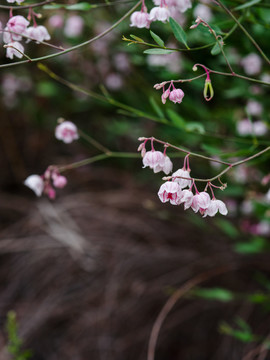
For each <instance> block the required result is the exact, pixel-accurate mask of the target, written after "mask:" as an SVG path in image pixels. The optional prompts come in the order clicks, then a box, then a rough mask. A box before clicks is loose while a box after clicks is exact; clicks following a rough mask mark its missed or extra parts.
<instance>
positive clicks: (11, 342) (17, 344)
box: [6, 311, 32, 360]
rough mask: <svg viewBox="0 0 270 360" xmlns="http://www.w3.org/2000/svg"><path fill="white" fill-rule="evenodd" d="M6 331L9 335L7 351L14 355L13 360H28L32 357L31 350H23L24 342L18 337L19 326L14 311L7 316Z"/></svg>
mask: <svg viewBox="0 0 270 360" xmlns="http://www.w3.org/2000/svg"><path fill="white" fill-rule="evenodd" d="M6 331H7V335H8V346H7V350H8V352H9V353H10V354H11V355H12V359H13V360H27V359H30V358H31V357H32V353H31V351H30V350H22V344H23V342H22V340H21V339H20V337H19V335H18V324H17V320H16V314H15V312H14V311H9V312H8V314H7V322H6Z"/></svg>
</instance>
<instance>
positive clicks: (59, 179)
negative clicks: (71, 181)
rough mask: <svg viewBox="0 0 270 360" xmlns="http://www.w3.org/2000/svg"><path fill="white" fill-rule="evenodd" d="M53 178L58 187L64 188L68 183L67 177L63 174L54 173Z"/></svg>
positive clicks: (54, 184)
mask: <svg viewBox="0 0 270 360" xmlns="http://www.w3.org/2000/svg"><path fill="white" fill-rule="evenodd" d="M52 180H53V186H54V187H56V188H58V189H62V188H63V187H65V186H66V185H67V178H66V177H65V176H63V175H53V176H52Z"/></svg>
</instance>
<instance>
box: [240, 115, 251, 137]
mask: <svg viewBox="0 0 270 360" xmlns="http://www.w3.org/2000/svg"><path fill="white" fill-rule="evenodd" d="M236 126H237V132H238V133H239V134H240V135H242V136H246V135H250V134H252V132H253V127H252V122H251V121H250V120H249V119H243V120H240V121H238V123H237V124H236Z"/></svg>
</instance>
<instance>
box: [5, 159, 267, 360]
mask: <svg viewBox="0 0 270 360" xmlns="http://www.w3.org/2000/svg"><path fill="white" fill-rule="evenodd" d="M82 174H83V176H82ZM120 178H121V181H119V179H120ZM100 179H103V180H102V181H101V180H100ZM104 179H105V180H104ZM93 189H95V190H93ZM20 193H21V195H16V194H15V193H14V192H13V193H8V192H5V193H2V194H1V204H0V215H1V218H2V225H1V233H0V239H1V240H0V312H1V324H2V326H1V327H2V331H1V334H0V344H1V350H0V359H1V360H7V359H9V357H8V355H7V353H6V350H5V346H4V345H5V344H6V340H7V339H6V334H5V332H4V331H3V323H4V322H5V317H6V314H7V312H8V311H9V310H11V309H13V310H15V311H16V313H17V318H18V322H19V328H20V336H21V337H22V338H23V339H24V344H25V347H26V348H31V349H32V351H33V354H34V356H33V359H35V360H62V359H63V360H88V359H91V360H146V357H147V345H148V341H149V336H150V332H151V328H152V326H153V324H154V321H155V319H156V317H157V315H158V313H159V312H160V310H161V308H162V306H163V305H164V303H165V302H166V300H167V299H168V297H169V296H170V295H171V294H172V293H173V292H174V290H176V289H177V288H179V287H182V286H183V285H184V284H185V283H186V281H188V280H189V279H192V278H194V277H196V276H198V275H199V274H202V273H203V272H204V271H206V270H208V269H214V270H213V271H214V272H217V273H218V271H220V268H221V267H224V266H225V268H226V269H225V270H224V273H223V274H221V275H217V276H213V277H212V278H211V279H209V280H207V281H205V282H203V283H202V284H201V286H202V287H217V286H218V287H225V288H228V289H230V290H232V291H236V292H243V293H248V292H255V291H259V290H262V288H261V286H260V285H259V284H258V282H257V281H256V280H255V278H254V274H256V273H258V272H260V273H263V274H264V275H266V276H269V274H270V264H269V259H267V256H266V255H257V256H254V255H253V256H252V257H247V256H240V255H238V254H236V253H234V252H233V251H232V250H231V245H232V241H231V240H229V239H227V238H226V237H225V236H224V235H222V234H221V233H220V232H219V231H218V230H217V228H215V227H214V226H212V225H211V224H212V222H211V219H210V220H208V219H207V220H206V227H205V228H200V227H198V226H195V225H194V224H193V223H192V219H193V218H192V217H191V216H190V213H188V212H185V213H184V212H182V211H181V210H180V208H174V207H172V206H169V205H168V206H166V205H162V204H160V203H159V201H158V198H157V196H156V194H155V193H154V192H153V191H152V190H150V189H145V188H143V186H142V185H140V186H139V185H136V184H135V182H134V180H133V177H132V176H131V175H129V174H127V173H125V172H120V173H118V174H116V173H115V171H111V170H110V169H108V168H103V167H100V166H99V167H97V168H95V167H93V168H91V169H89V172H88V171H85V172H78V173H76V172H75V174H73V175H71V177H70V183H69V185H68V188H67V189H66V190H65V191H62V192H60V194H59V196H58V199H57V200H56V201H55V202H53V203H52V202H50V201H48V200H47V199H45V198H41V199H36V198H34V195H33V194H32V193H31V192H30V190H29V191H28V190H27V189H25V190H20ZM237 316H240V317H242V318H243V319H245V320H246V321H247V322H248V323H249V324H250V325H251V326H252V328H253V331H254V333H256V334H260V335H261V336H262V337H263V338H265V337H267V336H268V335H269V320H270V316H269V312H266V311H264V310H263V309H262V308H261V307H259V306H257V305H256V306H255V305H254V304H250V303H249V302H247V301H246V300H243V299H241V297H240V298H239V300H235V301H232V302H228V303H224V302H218V301H207V300H202V299H198V298H194V297H190V296H184V297H183V298H181V299H180V300H179V301H178V302H177V304H176V306H175V307H174V308H173V310H172V311H171V312H170V313H169V315H168V317H167V318H166V321H165V323H164V325H163V326H162V328H161V333H160V336H159V338H158V344H157V348H156V358H155V359H156V360H239V359H243V357H244V355H245V354H247V353H248V352H249V351H250V350H251V349H253V348H255V347H256V346H257V345H256V344H254V343H253V344H244V343H241V342H239V341H237V340H235V339H233V338H231V337H229V336H226V335H223V334H220V332H219V325H220V323H221V322H222V321H227V322H229V323H230V324H233V321H234V319H235V317H237ZM261 356H266V357H261V358H259V357H256V356H251V357H249V358H247V359H258V360H263V359H264V360H265V359H267V354H266V353H265V352H264V353H263V354H261ZM269 358H270V357H268V359H269ZM245 360H246V359H245Z"/></svg>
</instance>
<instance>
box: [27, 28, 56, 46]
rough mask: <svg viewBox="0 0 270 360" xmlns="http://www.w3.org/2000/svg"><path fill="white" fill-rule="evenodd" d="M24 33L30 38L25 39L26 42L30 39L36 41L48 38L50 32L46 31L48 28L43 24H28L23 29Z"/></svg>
mask: <svg viewBox="0 0 270 360" xmlns="http://www.w3.org/2000/svg"><path fill="white" fill-rule="evenodd" d="M24 33H25V35H27V36H29V37H30V38H31V39H27V41H26V42H29V41H31V40H36V42H37V43H39V42H40V41H44V40H50V38H51V37H50V34H49V33H48V30H47V29H46V28H45V26H42V25H39V26H30V27H29V28H27V29H26V30H25V32H24Z"/></svg>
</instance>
